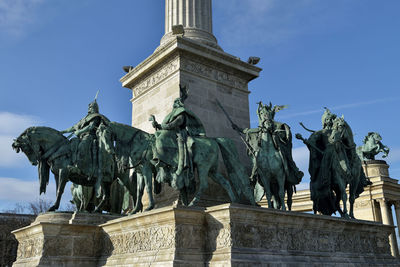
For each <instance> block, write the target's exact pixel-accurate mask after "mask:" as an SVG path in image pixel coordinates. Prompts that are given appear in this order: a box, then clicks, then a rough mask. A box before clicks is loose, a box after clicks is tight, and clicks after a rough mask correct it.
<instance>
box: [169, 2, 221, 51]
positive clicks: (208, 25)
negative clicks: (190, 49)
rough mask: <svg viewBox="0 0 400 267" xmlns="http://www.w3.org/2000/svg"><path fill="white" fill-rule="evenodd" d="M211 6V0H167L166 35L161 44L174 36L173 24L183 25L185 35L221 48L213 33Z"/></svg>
mask: <svg viewBox="0 0 400 267" xmlns="http://www.w3.org/2000/svg"><path fill="white" fill-rule="evenodd" d="M211 6H212V3H211V0H165V35H164V36H163V38H162V39H161V46H162V45H164V44H166V43H168V42H169V41H171V40H172V39H173V38H174V34H173V32H172V26H174V25H182V26H183V27H184V34H183V36H184V37H186V38H189V39H192V40H195V41H198V42H200V43H203V44H206V45H209V46H212V47H214V48H219V46H218V44H217V39H216V38H215V37H214V35H213V33H212V8H211ZM219 49H220V48H219Z"/></svg>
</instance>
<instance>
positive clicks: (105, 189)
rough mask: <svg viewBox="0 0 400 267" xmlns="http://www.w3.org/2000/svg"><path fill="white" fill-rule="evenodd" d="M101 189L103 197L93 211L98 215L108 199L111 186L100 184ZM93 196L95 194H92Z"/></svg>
mask: <svg viewBox="0 0 400 267" xmlns="http://www.w3.org/2000/svg"><path fill="white" fill-rule="evenodd" d="M101 188H102V191H103V197H102V198H101V201H100V203H99V205H98V206H97V207H96V208H95V209H94V212H99V213H101V212H102V210H103V207H104V205H105V204H106V203H107V201H108V200H109V199H110V195H111V190H110V188H111V184H110V183H102V185H101ZM93 194H95V196H96V194H97V192H93ZM110 212H111V210H110Z"/></svg>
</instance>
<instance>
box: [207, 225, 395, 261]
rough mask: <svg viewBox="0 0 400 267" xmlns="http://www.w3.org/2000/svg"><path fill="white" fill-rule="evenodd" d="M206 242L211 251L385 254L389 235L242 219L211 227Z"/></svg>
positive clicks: (387, 250) (387, 248)
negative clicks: (263, 223) (253, 221)
mask: <svg viewBox="0 0 400 267" xmlns="http://www.w3.org/2000/svg"><path fill="white" fill-rule="evenodd" d="M207 242H208V247H209V248H210V249H211V250H212V251H213V250H215V249H220V248H225V247H235V248H255V247H260V248H264V249H267V250H290V251H318V252H329V253H335V252H341V253H361V254H363V253H375V254H387V253H388V252H389V251H390V249H389V239H388V238H387V237H386V238H383V237H382V235H377V234H374V233H368V232H361V233H353V232H352V231H350V230H349V231H344V232H334V231H329V230H322V229H319V230H311V229H301V228H287V227H280V226H276V227H273V226H255V225H246V224H243V223H231V224H229V225H228V226H225V227H224V228H221V227H220V226H219V227H212V228H211V231H209V236H208V237H207Z"/></svg>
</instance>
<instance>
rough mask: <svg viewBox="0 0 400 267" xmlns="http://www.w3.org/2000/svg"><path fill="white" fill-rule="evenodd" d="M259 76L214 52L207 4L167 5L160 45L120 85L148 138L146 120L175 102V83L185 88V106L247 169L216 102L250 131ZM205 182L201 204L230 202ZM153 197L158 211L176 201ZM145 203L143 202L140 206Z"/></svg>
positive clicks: (196, 0) (168, 192)
mask: <svg viewBox="0 0 400 267" xmlns="http://www.w3.org/2000/svg"><path fill="white" fill-rule="evenodd" d="M174 25H182V26H183V31H182V27H176V28H175V27H174V28H173V26H174ZM179 28H180V29H179ZM260 71H261V69H260V68H258V67H256V66H254V65H251V64H248V63H247V62H245V61H242V60H240V58H238V57H235V56H232V55H230V54H228V53H226V52H223V51H222V49H220V48H219V47H218V44H217V40H216V38H215V37H214V35H213V34H212V14H211V0H165V35H164V36H163V37H162V40H161V45H160V46H159V47H158V48H157V49H156V50H155V51H154V53H153V54H152V55H151V56H149V57H148V58H146V59H145V60H144V61H143V62H142V63H140V64H139V65H138V66H137V67H135V68H133V69H131V70H130V71H129V72H128V73H127V74H126V75H125V76H124V77H122V78H121V80H120V81H121V82H122V85H123V86H124V87H126V88H129V89H131V90H132V93H133V97H132V99H131V101H132V126H134V127H136V128H139V129H141V130H143V131H146V132H149V133H153V132H154V129H153V127H152V124H151V122H149V116H150V115H154V116H155V118H156V119H157V120H158V121H159V122H161V121H162V120H163V119H164V118H165V116H166V115H167V114H168V113H169V112H170V111H171V110H172V106H173V103H174V100H175V99H176V98H177V97H179V84H182V85H186V86H187V87H188V88H189V92H188V94H189V96H188V98H187V100H186V101H185V107H186V108H187V109H188V110H190V111H192V112H193V113H194V114H196V116H197V117H198V118H199V119H200V120H201V121H202V123H203V125H204V128H205V130H206V134H207V136H208V137H226V138H230V139H231V140H233V142H234V143H235V145H236V147H237V149H238V155H239V158H240V161H241V162H242V163H243V164H244V165H245V166H249V165H250V161H249V159H248V156H247V153H246V147H245V145H244V144H243V142H242V140H241V139H240V137H239V136H238V134H237V133H236V132H235V131H234V130H233V129H232V126H231V123H230V122H229V121H228V119H227V118H226V116H225V114H224V113H223V112H222V111H221V109H220V108H219V107H218V105H217V103H216V99H218V100H219V102H220V103H221V105H222V106H223V107H224V109H225V110H226V112H227V113H228V114H229V116H230V117H231V119H232V120H233V121H234V122H235V124H237V125H238V126H239V127H240V128H249V127H250V113H249V93H250V91H249V89H248V83H249V82H250V81H251V80H253V79H255V78H257V77H258V75H259V72H260ZM252 112H255V111H252ZM219 165H220V166H221V168H220V169H219V171H220V172H221V173H224V172H225V171H224V167H223V161H222V159H221V160H220V164H219ZM249 171H250V170H249ZM227 179H229V177H227ZM208 182H209V187H208V189H207V190H206V192H204V197H202V201H201V202H200V203H199V205H203V206H214V205H217V204H222V203H226V202H228V201H229V197H228V196H227V194H226V192H225V190H224V189H223V188H222V187H221V186H220V185H219V184H217V183H215V182H214V181H213V179H211V178H210V179H209V181H208ZM155 198H156V207H163V206H168V205H171V204H172V203H174V201H176V200H177V199H178V192H177V191H176V190H173V189H172V188H170V187H168V185H165V186H163V191H162V193H160V194H158V195H155ZM146 202H147V200H146V199H144V201H143V203H144V205H146V204H147V203H146Z"/></svg>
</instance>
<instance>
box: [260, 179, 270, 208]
mask: <svg viewBox="0 0 400 267" xmlns="http://www.w3.org/2000/svg"><path fill="white" fill-rule="evenodd" d="M259 176H260V179H261V181H262V183H263V186H264V191H265V197H266V198H267V202H268V208H273V206H272V201H271V199H272V194H271V184H270V183H271V181H270V179H269V177H268V176H266V175H265V174H264V172H262V173H261V172H259Z"/></svg>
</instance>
